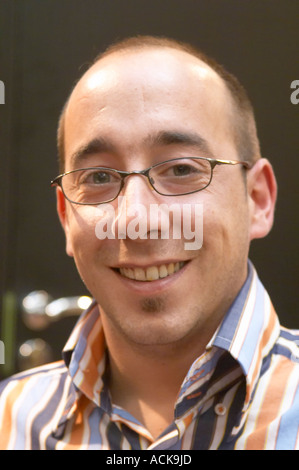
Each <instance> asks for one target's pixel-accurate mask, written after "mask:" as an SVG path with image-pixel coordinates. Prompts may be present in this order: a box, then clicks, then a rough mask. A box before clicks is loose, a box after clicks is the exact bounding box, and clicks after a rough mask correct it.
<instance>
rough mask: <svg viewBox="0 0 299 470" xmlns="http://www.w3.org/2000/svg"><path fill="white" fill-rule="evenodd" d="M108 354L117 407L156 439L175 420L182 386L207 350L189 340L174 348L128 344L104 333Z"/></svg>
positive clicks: (114, 400)
mask: <svg viewBox="0 0 299 470" xmlns="http://www.w3.org/2000/svg"><path fill="white" fill-rule="evenodd" d="M105 336H106V341H107V346H108V351H109V359H110V373H109V389H110V394H111V396H112V401H113V403H114V404H116V405H118V406H120V407H122V408H124V409H125V410H126V411H128V412H130V413H131V414H132V415H133V416H134V417H135V418H136V419H138V420H139V421H140V422H141V423H142V424H143V425H144V426H145V427H146V428H147V429H148V430H149V431H150V433H151V434H152V436H154V437H157V436H158V435H159V434H160V433H161V432H162V431H163V430H164V429H165V428H166V427H167V426H168V425H170V424H171V423H172V421H173V419H174V407H175V402H176V399H177V396H178V393H179V391H180V387H181V385H182V382H183V380H184V378H185V376H186V374H187V372H188V370H189V368H190V366H191V365H192V363H193V362H194V360H195V359H196V358H197V357H198V356H200V355H201V354H202V353H203V351H204V348H205V345H206V343H207V341H206V342H205V344H204V346H200V345H199V344H198V343H199V342H198V341H197V345H196V347H195V346H194V342H193V341H190V338H189V339H188V340H185V341H183V340H182V341H180V342H177V343H175V344H171V345H169V344H167V345H138V344H129V343H128V342H127V340H126V339H124V338H122V337H121V335H119V334H117V332H116V331H113V332H112V331H109V328H108V329H107V328H106V329H105Z"/></svg>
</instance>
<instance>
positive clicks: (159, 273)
mask: <svg viewBox="0 0 299 470" xmlns="http://www.w3.org/2000/svg"><path fill="white" fill-rule="evenodd" d="M185 264H186V263H185V262H184V261H181V262H177V263H170V264H162V265H161V266H150V267H149V268H146V269H143V268H134V269H133V268H120V269H119V271H120V274H121V275H122V276H124V277H128V278H129V279H134V280H136V281H156V280H157V279H162V278H164V277H167V276H170V275H171V274H173V273H176V272H177V271H179V269H181V268H182V267H183V266H184V265H185Z"/></svg>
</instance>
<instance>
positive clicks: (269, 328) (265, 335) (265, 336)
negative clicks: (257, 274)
mask: <svg viewBox="0 0 299 470" xmlns="http://www.w3.org/2000/svg"><path fill="white" fill-rule="evenodd" d="M270 308H271V310H270V316H269V323H268V325H267V328H266V329H265V330H264V333H263V336H262V338H261V340H260V341H259V350H258V356H257V357H256V362H255V368H254V371H253V374H252V377H251V379H250V385H249V387H248V388H247V394H246V399H245V403H247V402H248V401H249V399H250V395H251V392H252V389H253V387H254V385H255V381H256V378H257V377H258V376H259V374H260V365H261V358H262V352H263V349H264V347H265V346H266V345H267V344H268V342H269V340H270V338H271V335H272V333H273V330H274V327H275V323H276V321H277V315H276V312H275V310H274V307H273V305H272V303H271V304H270Z"/></svg>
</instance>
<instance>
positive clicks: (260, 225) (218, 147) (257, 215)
mask: <svg viewBox="0 0 299 470" xmlns="http://www.w3.org/2000/svg"><path fill="white" fill-rule="evenodd" d="M147 41H148V42H149V41H150V39H147ZM151 41H152V42H154V41H155V40H154V39H153V40H151ZM128 44H131V45H130V46H126V47H120V48H118V49H117V50H116V49H115V48H114V49H113V48H112V49H111V50H110V51H108V52H107V53H106V54H104V55H102V56H101V57H100V58H99V59H98V60H97V61H96V62H95V63H94V65H93V66H92V67H91V68H90V69H89V70H88V71H87V72H86V74H85V75H84V76H83V77H82V78H81V80H80V81H79V82H78V83H77V85H76V87H75V89H74V90H73V92H72V94H71V96H70V98H69V100H68V103H67V105H66V107H65V110H64V113H63V133H60V141H61V142H60V144H61V145H60V146H61V148H62V147H63V154H64V169H65V171H71V170H74V169H78V168H87V167H107V168H114V169H116V170H122V171H128V172H130V171H140V170H144V169H145V168H148V167H150V166H152V165H154V164H157V163H160V162H163V161H167V160H170V159H173V158H181V157H184V158H185V157H188V158H196V157H208V158H216V159H223V160H235V161H238V160H241V158H240V152H242V151H243V150H244V148H243V146H244V145H245V144H248V148H246V151H245V153H243V154H242V159H244V156H245V154H246V155H247V158H246V159H247V160H251V161H253V162H256V163H255V165H254V166H253V168H252V169H250V170H245V169H244V168H242V166H241V165H236V166H230V165H219V166H217V167H215V169H214V175H213V179H212V182H211V184H210V185H209V186H208V187H207V188H206V189H205V190H203V191H200V192H196V193H194V194H189V195H185V196H174V197H167V196H161V195H159V194H157V193H156V192H154V191H153V190H152V189H151V188H150V186H149V184H148V181H147V180H146V178H145V177H144V176H141V175H131V176H130V177H128V178H127V180H126V182H125V186H124V188H123V190H122V193H121V196H123V197H125V200H126V206H127V207H130V206H132V205H133V204H136V203H139V204H140V205H142V206H143V207H145V208H147V209H149V208H150V207H151V206H153V205H154V204H168V205H170V204H172V203H177V204H178V205H179V206H180V207H181V208H182V213H183V208H184V207H185V206H186V205H189V206H195V205H196V204H201V205H202V206H203V246H202V248H201V249H199V250H195V251H186V250H185V248H184V246H185V244H184V242H185V240H184V239H183V237H181V238H180V239H175V238H170V239H169V240H167V239H162V238H161V237H158V239H155V238H153V237H150V228H149V229H148V233H147V235H148V236H147V237H145V238H138V239H130V238H129V237H127V238H126V239H117V238H116V239H114V240H111V239H104V240H99V239H98V238H97V237H96V235H95V227H96V224H97V222H98V220H99V210H98V208H97V207H95V206H88V205H86V206H85V205H81V206H80V205H77V204H72V203H70V202H69V201H66V200H65V198H64V196H63V194H62V192H61V190H60V188H58V189H57V198H58V212H59V216H60V220H61V223H62V225H63V227H64V230H65V234H66V242H67V253H68V254H69V255H70V256H73V257H74V259H75V262H76V265H77V268H78V271H79V273H80V275H81V277H82V279H83V281H84V282H85V284H86V286H87V288H88V289H89V290H90V292H91V293H92V295H93V296H94V297H95V299H96V300H97V301H98V303H99V305H100V306H101V311H102V321H103V324H104V327H105V333H106V337H107V339H108V342H109V341H110V344H111V343H112V342H113V341H114V342H115V341H116V342H117V344H130V345H135V346H136V345H139V346H140V347H142V346H144V347H147V346H151V348H153V347H154V346H158V345H159V346H161V345H163V346H167V345H171V346H172V347H173V346H174V345H176V346H183V345H186V344H192V343H195V344H196V342H198V341H199V338H200V341H201V342H205V341H207V340H208V339H209V338H210V336H211V335H212V334H213V332H214V330H215V328H216V327H217V326H218V324H219V322H220V320H221V318H222V317H223V315H224V314H225V312H226V311H227V309H228V308H229V306H230V304H231V302H232V301H233V299H234V297H235V296H236V295H237V293H238V291H239V290H240V288H241V286H242V284H243V283H244V281H245V279H246V274H247V256H248V250H249V244H250V241H251V240H252V239H253V238H258V237H262V236H265V235H266V234H267V233H268V231H269V230H270V229H271V226H272V221H273V211H274V204H275V197H276V185H275V179H274V175H273V172H272V169H271V166H270V164H269V162H268V161H266V160H264V159H261V158H260V155H259V149H258V141H257V137H256V132H255V126H254V119H253V115H252V113H251V110H250V105H249V104H248V101H247V99H246V98H245V97H244V95H243V92H242V93H241V92H240V93H239V95H240V96H241V95H242V99H241V98H240V96H239V95H238V96H239V97H238V98H236V96H235V94H233V95H232V85H230V86H228V85H227V79H224V77H223V75H225V73H224V72H223V73H222V75H219V72H218V70H215V66H213V67H211V66H210V65H209V64H208V63H207V60H202V59H200V58H198V56H196V55H194V54H192V53H190V52H189V51H188V50H186V49H184V48H183V49H182V47H174V45H173V43H171V44H172V45H170V44H168V45H167V44H164V45H163V46H162V45H161V44H160V45H155V44H153V43H152V44H149V43H148V44H147V45H143V46H141V45H139V46H138V47H137V46H136V45H135V46H134V47H133V45H132V44H133V43H130V41H129V42H128V43H127V45H128ZM216 68H217V67H216ZM232 82H234V80H233V79H232ZM234 83H235V82H234ZM238 102H239V103H240V102H242V103H243V104H242V106H241V107H239V108H237V104H236V103H238ZM237 109H239V112H237ZM241 110H242V111H241ZM238 120H239V122H238ZM234 123H236V127H234ZM240 123H241V124H240ZM241 129H242V133H241V134H240V135H239V134H238V133H239V132H240V131H241ZM245 129H247V131H246V132H245ZM241 135H242V136H241ZM246 135H247V138H246V137H245V136H246ZM62 136H63V143H62ZM250 139H251V140H250ZM242 142H243V144H242V145H241V143H242ZM180 171H181V169H180ZM244 172H247V175H246V176H247V178H244ZM244 182H245V183H244ZM244 186H245V187H244ZM117 203H118V200H117V199H116V200H114V201H113V202H112V203H111V204H112V205H113V207H114V208H115V210H116V213H117V211H118V210H119V209H118V208H117ZM148 213H149V212H148ZM131 223H132V214H131V215H129V214H126V216H125V217H122V218H119V219H118V221H117V226H118V227H117V228H118V230H119V231H123V230H124V229H126V228H128V226H129V225H130V224H131ZM192 224H193V226H194V224H195V219H194V218H193V220H192ZM121 225H122V227H120V226H121ZM158 231H159V230H158ZM174 266H176V267H178V268H179V270H178V271H177V272H175V273H173V269H174ZM147 273H155V274H156V273H158V274H159V276H160V277H161V278H160V279H156V280H153V281H145V280H144V279H145V276H146V275H147ZM153 277H154V278H155V277H156V276H153ZM140 279H143V280H140Z"/></svg>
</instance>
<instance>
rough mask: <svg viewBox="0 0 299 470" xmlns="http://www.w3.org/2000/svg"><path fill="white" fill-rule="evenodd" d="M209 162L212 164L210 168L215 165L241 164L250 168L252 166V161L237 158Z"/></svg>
mask: <svg viewBox="0 0 299 470" xmlns="http://www.w3.org/2000/svg"><path fill="white" fill-rule="evenodd" d="M210 162H211V164H212V168H214V167H215V166H216V165H243V166H244V167H245V168H247V169H248V170H250V168H252V167H253V164H252V163H249V162H245V161H237V160H210Z"/></svg>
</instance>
